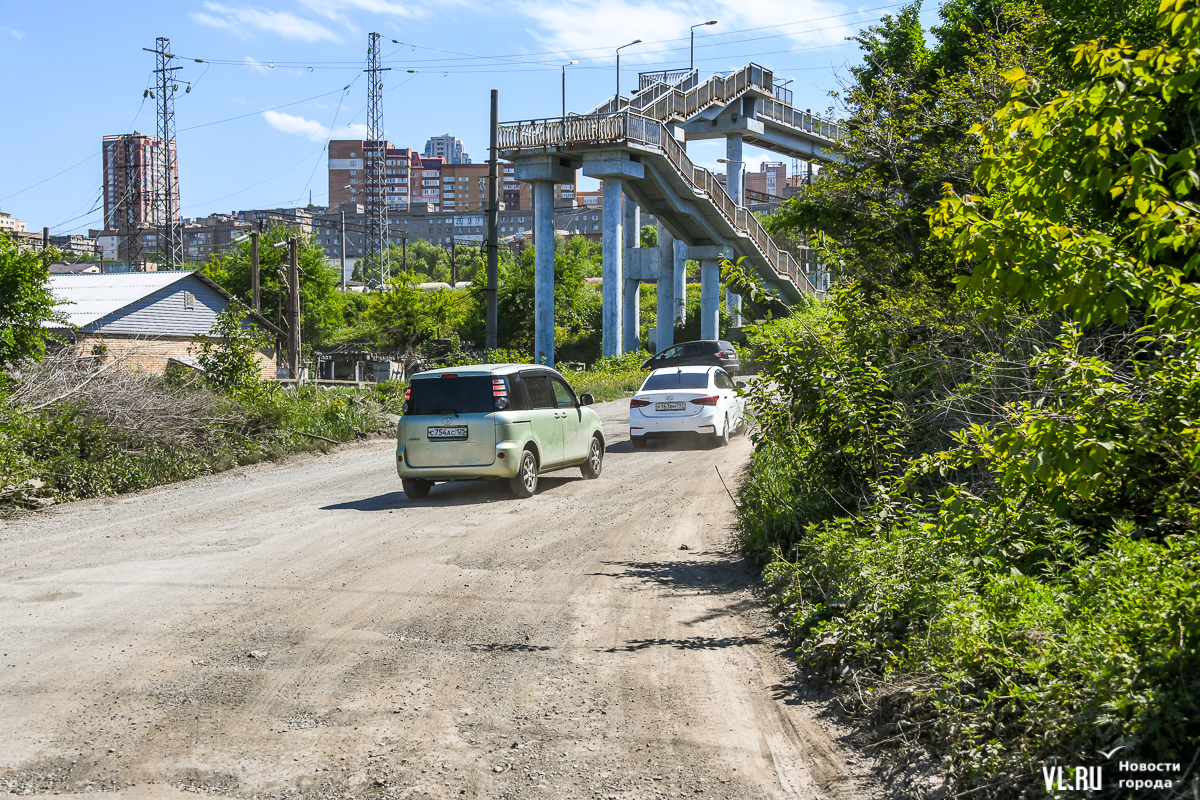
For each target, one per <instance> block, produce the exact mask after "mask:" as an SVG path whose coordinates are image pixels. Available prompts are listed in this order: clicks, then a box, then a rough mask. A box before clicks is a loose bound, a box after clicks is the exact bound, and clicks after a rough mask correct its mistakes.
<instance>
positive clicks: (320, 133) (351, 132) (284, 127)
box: [263, 111, 367, 142]
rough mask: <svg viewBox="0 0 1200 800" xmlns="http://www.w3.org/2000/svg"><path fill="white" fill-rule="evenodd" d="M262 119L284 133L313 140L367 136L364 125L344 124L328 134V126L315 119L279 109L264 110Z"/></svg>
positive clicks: (321, 140)
mask: <svg viewBox="0 0 1200 800" xmlns="http://www.w3.org/2000/svg"><path fill="white" fill-rule="evenodd" d="M263 119H265V120H266V121H267V124H268V125H270V126H271V127H272V128H275V129H276V130H280V131H283V132H284V133H298V134H300V135H302V136H307V137H308V138H309V139H312V140H313V141H314V142H323V141H325V140H326V139H327V138H328V139H365V138H366V137H367V126H366V125H360V124H353V125H344V126H342V127H341V128H334V130H333V133H332V134H330V132H329V128H328V127H326V126H325V125H322V124H321V123H319V122H317V121H316V120H315V119H307V118H306V117H301V116H297V115H295V114H284V113H282V112H280V111H264V112H263Z"/></svg>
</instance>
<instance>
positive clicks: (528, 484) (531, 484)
mask: <svg viewBox="0 0 1200 800" xmlns="http://www.w3.org/2000/svg"><path fill="white" fill-rule="evenodd" d="M537 485H538V463H537V456H535V455H534V454H533V451H532V450H525V451H523V452H522V453H521V465H520V467H518V468H517V474H516V477H513V478H509V479H508V486H509V488H510V489H512V493H513V497H518V498H524V497H533V493H534V492H536V491H537Z"/></svg>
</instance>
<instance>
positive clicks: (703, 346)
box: [642, 339, 741, 375]
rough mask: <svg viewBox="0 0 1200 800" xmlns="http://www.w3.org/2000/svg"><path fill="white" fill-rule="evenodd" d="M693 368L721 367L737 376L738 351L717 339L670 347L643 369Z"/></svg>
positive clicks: (650, 360) (648, 360) (647, 361)
mask: <svg viewBox="0 0 1200 800" xmlns="http://www.w3.org/2000/svg"><path fill="white" fill-rule="evenodd" d="M692 366H695V367H720V368H721V369H723V370H725V371H726V372H727V373H729V374H730V375H737V374H738V370H739V369H740V368H741V365H740V364H739V363H738V357H737V351H736V350H734V349H733V345H732V344H730V343H729V342H723V341H719V340H717V339H701V340H700V341H696V342H683V343H682V344H677V345H673V346H671V347H668V348H667V349H666V350H663V351H662V352H660V353H659V354H658V355H655V356H651V357H650V358H648V359H646V362H645V363H644V364H642V369H662V368H663V367H692Z"/></svg>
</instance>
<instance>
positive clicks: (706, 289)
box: [700, 258, 721, 339]
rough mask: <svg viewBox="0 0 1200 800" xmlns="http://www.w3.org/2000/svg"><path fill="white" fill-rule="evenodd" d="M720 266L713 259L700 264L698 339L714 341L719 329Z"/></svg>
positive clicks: (707, 259)
mask: <svg viewBox="0 0 1200 800" xmlns="http://www.w3.org/2000/svg"><path fill="white" fill-rule="evenodd" d="M720 292H721V265H720V262H719V261H717V260H716V259H715V258H706V259H704V260H703V261H701V262H700V338H701V339H716V338H717V331H718V330H719V328H720V322H721V308H720V300H719V297H720Z"/></svg>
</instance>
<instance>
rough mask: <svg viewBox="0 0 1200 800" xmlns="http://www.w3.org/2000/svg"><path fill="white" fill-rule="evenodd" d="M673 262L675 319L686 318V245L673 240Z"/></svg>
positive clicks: (682, 319) (680, 320) (678, 320)
mask: <svg viewBox="0 0 1200 800" xmlns="http://www.w3.org/2000/svg"><path fill="white" fill-rule="evenodd" d="M674 260H675V264H674V267H673V269H672V270H671V271H672V273H673V279H674V281H675V321H676V322H683V321H684V319H686V318H687V245H686V244H684V243H683V242H681V241H679V240H678V239H676V240H675V259H674Z"/></svg>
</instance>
